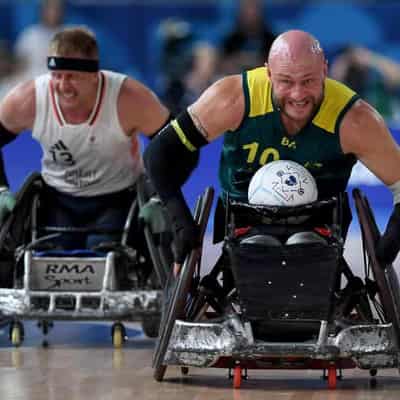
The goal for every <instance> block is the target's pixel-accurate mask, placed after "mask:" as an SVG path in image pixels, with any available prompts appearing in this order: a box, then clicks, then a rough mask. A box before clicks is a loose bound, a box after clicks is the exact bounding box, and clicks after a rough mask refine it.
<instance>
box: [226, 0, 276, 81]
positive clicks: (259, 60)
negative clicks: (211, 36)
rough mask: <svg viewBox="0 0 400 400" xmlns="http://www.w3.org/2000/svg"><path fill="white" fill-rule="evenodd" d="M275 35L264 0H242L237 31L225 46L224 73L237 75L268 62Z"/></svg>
mask: <svg viewBox="0 0 400 400" xmlns="http://www.w3.org/2000/svg"><path fill="white" fill-rule="evenodd" d="M274 39H275V34H274V33H273V32H272V30H271V29H270V27H269V26H268V25H267V23H266V22H265V19H264V7H263V5H262V1H261V0H240V4H239V11H238V15H237V19H236V23H235V25H234V27H233V30H232V31H231V32H229V33H228V34H227V35H226V36H225V37H224V38H223V39H222V44H221V46H222V47H221V53H222V56H221V73H222V74H223V75H225V74H233V73H238V72H241V71H244V70H246V69H249V68H252V67H254V66H255V65H262V64H263V63H264V58H265V54H268V52H269V48H270V47H271V44H272V42H273V41H274Z"/></svg>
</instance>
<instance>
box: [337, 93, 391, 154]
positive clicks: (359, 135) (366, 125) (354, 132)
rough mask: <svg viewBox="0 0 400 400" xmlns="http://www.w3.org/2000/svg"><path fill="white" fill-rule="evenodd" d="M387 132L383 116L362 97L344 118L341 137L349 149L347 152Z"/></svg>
mask: <svg viewBox="0 0 400 400" xmlns="http://www.w3.org/2000/svg"><path fill="white" fill-rule="evenodd" d="M387 132H388V129H387V127H386V124H385V121H384V120H383V118H382V116H381V115H380V114H379V113H378V112H377V111H376V110H375V109H374V108H373V107H372V106H371V105H370V104H368V103H367V102H365V101H364V100H361V99H360V100H357V102H356V103H355V104H354V105H353V106H352V107H351V108H350V110H349V111H348V112H347V113H346V115H345V117H344V118H343V121H342V124H341V128H340V137H341V140H342V146H343V147H344V150H347V151H345V152H354V150H356V149H357V148H358V147H359V146H363V145H366V144H368V142H370V141H371V140H372V141H373V142H374V141H375V140H376V139H377V137H379V136H380V135H382V134H385V135H386V134H387ZM353 148H354V149H353Z"/></svg>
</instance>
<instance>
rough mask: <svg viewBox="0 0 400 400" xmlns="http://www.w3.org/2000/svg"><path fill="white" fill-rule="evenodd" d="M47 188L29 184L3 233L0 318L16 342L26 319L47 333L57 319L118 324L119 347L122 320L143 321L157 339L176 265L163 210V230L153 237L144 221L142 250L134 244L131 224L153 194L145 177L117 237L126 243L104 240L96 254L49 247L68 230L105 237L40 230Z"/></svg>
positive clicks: (114, 331) (32, 180)
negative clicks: (164, 292)
mask: <svg viewBox="0 0 400 400" xmlns="http://www.w3.org/2000/svg"><path fill="white" fill-rule="evenodd" d="M44 185H45V184H44V182H43V180H42V178H41V175H40V174H37V173H35V174H33V175H32V176H30V177H29V178H28V179H27V181H26V182H25V183H24V185H23V187H22V188H21V190H20V191H19V192H18V195H17V198H16V206H15V208H14V210H13V212H12V213H11V214H10V215H9V217H8V218H7V220H6V221H5V223H4V224H3V226H2V229H1V231H0V249H1V252H0V254H1V259H0V267H1V270H0V281H1V287H0V315H2V317H4V318H6V319H9V321H10V331H9V332H10V340H11V342H12V344H13V345H14V346H19V345H20V344H21V343H22V341H23V339H24V327H23V323H22V321H23V320H25V319H34V320H38V326H39V327H40V328H41V329H42V332H43V334H44V335H46V334H47V333H48V332H49V329H50V328H51V327H52V326H53V321H54V320H108V321H113V322H114V323H113V325H112V328H111V336H112V342H113V345H114V347H116V348H119V347H121V346H122V345H123V343H124V341H125V339H126V330H125V327H124V325H123V323H122V321H141V324H142V328H143V331H144V333H145V334H146V335H147V336H148V337H153V338H154V337H157V335H158V328H159V323H160V317H161V305H162V302H161V297H162V287H163V286H164V285H165V282H166V279H167V275H168V271H169V265H171V263H172V252H171V248H170V244H171V241H172V237H171V234H170V232H169V231H168V229H167V227H168V226H169V223H168V217H167V215H166V214H165V213H164V211H163V209H162V208H161V205H160V206H159V207H160V210H161V211H160V212H161V215H162V217H163V218H165V223H164V224H163V226H164V227H165V230H161V231H157V232H153V231H152V224H150V223H145V222H144V223H143V225H144V226H143V234H144V238H145V240H144V241H143V242H144V243H145V245H144V246H143V248H133V247H132V246H131V245H130V240H129V239H130V235H131V234H132V226H133V223H132V221H133V219H134V218H137V215H138V212H139V210H140V209H141V208H142V207H143V205H144V204H145V203H146V202H147V201H148V200H149V198H150V197H151V196H153V191H152V189H151V186H150V184H149V182H148V180H147V179H146V177H144V176H142V177H141V178H140V179H139V181H138V182H137V184H136V196H134V195H132V197H133V200H132V203H131V206H130V209H129V212H128V215H127V218H126V222H125V226H124V228H123V231H122V232H118V233H119V234H121V240H120V241H119V242H103V243H100V244H98V245H97V246H95V248H92V249H74V250H63V249H62V248H61V249H60V248H59V246H55V244H54V242H52V240H54V239H56V238H57V237H58V236H60V234H63V233H65V232H67V233H68V234H72V235H75V234H82V233H83V234H87V233H93V232H94V233H100V234H103V233H108V232H107V231H105V230H104V229H103V230H99V228H96V227H93V226H92V227H87V228H74V227H68V226H65V227H52V226H43V224H41V223H40V215H41V213H40V209H41V196H42V195H43V188H44ZM159 225H160V224H159ZM113 233H115V232H113ZM44 343H47V342H44Z"/></svg>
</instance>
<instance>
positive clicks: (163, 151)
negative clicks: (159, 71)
mask: <svg viewBox="0 0 400 400" xmlns="http://www.w3.org/2000/svg"><path fill="white" fill-rule="evenodd" d="M243 114H244V95H243V91H242V84H241V77H240V76H233V77H228V78H225V79H222V80H220V81H219V82H217V83H215V84H214V85H212V86H211V87H210V88H209V89H207V90H206V91H205V92H204V93H203V95H202V96H201V97H200V98H199V99H198V100H197V101H196V102H195V103H194V104H193V105H192V106H190V107H189V110H188V112H187V111H186V110H185V111H184V112H182V113H181V114H180V115H179V116H178V118H176V119H175V120H174V121H172V122H171V123H170V124H169V125H168V126H167V127H166V128H164V129H163V130H162V131H161V133H160V134H159V135H157V136H156V137H155V138H154V139H153V140H152V141H151V143H150V144H149V146H147V148H146V151H145V153H144V162H145V166H146V169H147V172H148V174H149V176H150V179H151V180H152V182H153V184H154V187H155V188H156V190H157V192H158V193H159V195H160V197H161V199H162V200H163V202H164V204H165V205H166V207H167V209H168V211H169V214H170V216H171V219H172V225H173V229H174V231H175V238H176V240H175V251H174V253H175V261H176V262H177V263H178V264H181V263H182V262H183V260H184V258H185V256H186V254H187V253H188V252H189V250H190V249H191V248H194V247H196V246H197V239H196V238H197V228H196V226H195V225H194V222H193V219H192V216H191V213H190V210H189V208H188V206H187V204H186V202H185V200H184V198H183V195H182V192H181V190H180V188H181V186H182V185H183V184H184V183H185V181H186V180H187V179H188V178H189V176H190V174H191V172H192V171H193V169H194V168H195V167H196V165H197V160H198V156H199V149H200V147H201V146H204V145H205V144H207V143H208V142H209V141H211V140H213V139H215V138H217V137H218V136H220V135H222V134H223V133H224V132H225V131H228V130H232V129H235V128H236V127H238V126H239V125H240V123H241V121H242V119H243Z"/></svg>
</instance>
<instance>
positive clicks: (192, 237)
mask: <svg viewBox="0 0 400 400" xmlns="http://www.w3.org/2000/svg"><path fill="white" fill-rule="evenodd" d="M165 206H166V208H167V210H168V212H169V215H170V217H171V220H172V228H173V233H174V243H173V247H172V251H173V253H174V261H175V262H176V263H178V264H182V263H183V262H184V261H185V258H186V256H187V255H188V254H189V253H190V251H192V250H193V249H195V248H197V247H199V245H200V240H199V228H198V226H197V225H196V223H195V222H194V220H193V217H192V214H191V213H190V210H189V208H188V206H187V204H186V202H185V200H184V199H183V196H182V194H180V195H179V196H174V197H173V198H170V199H168V201H167V202H166V204H165Z"/></svg>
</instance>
